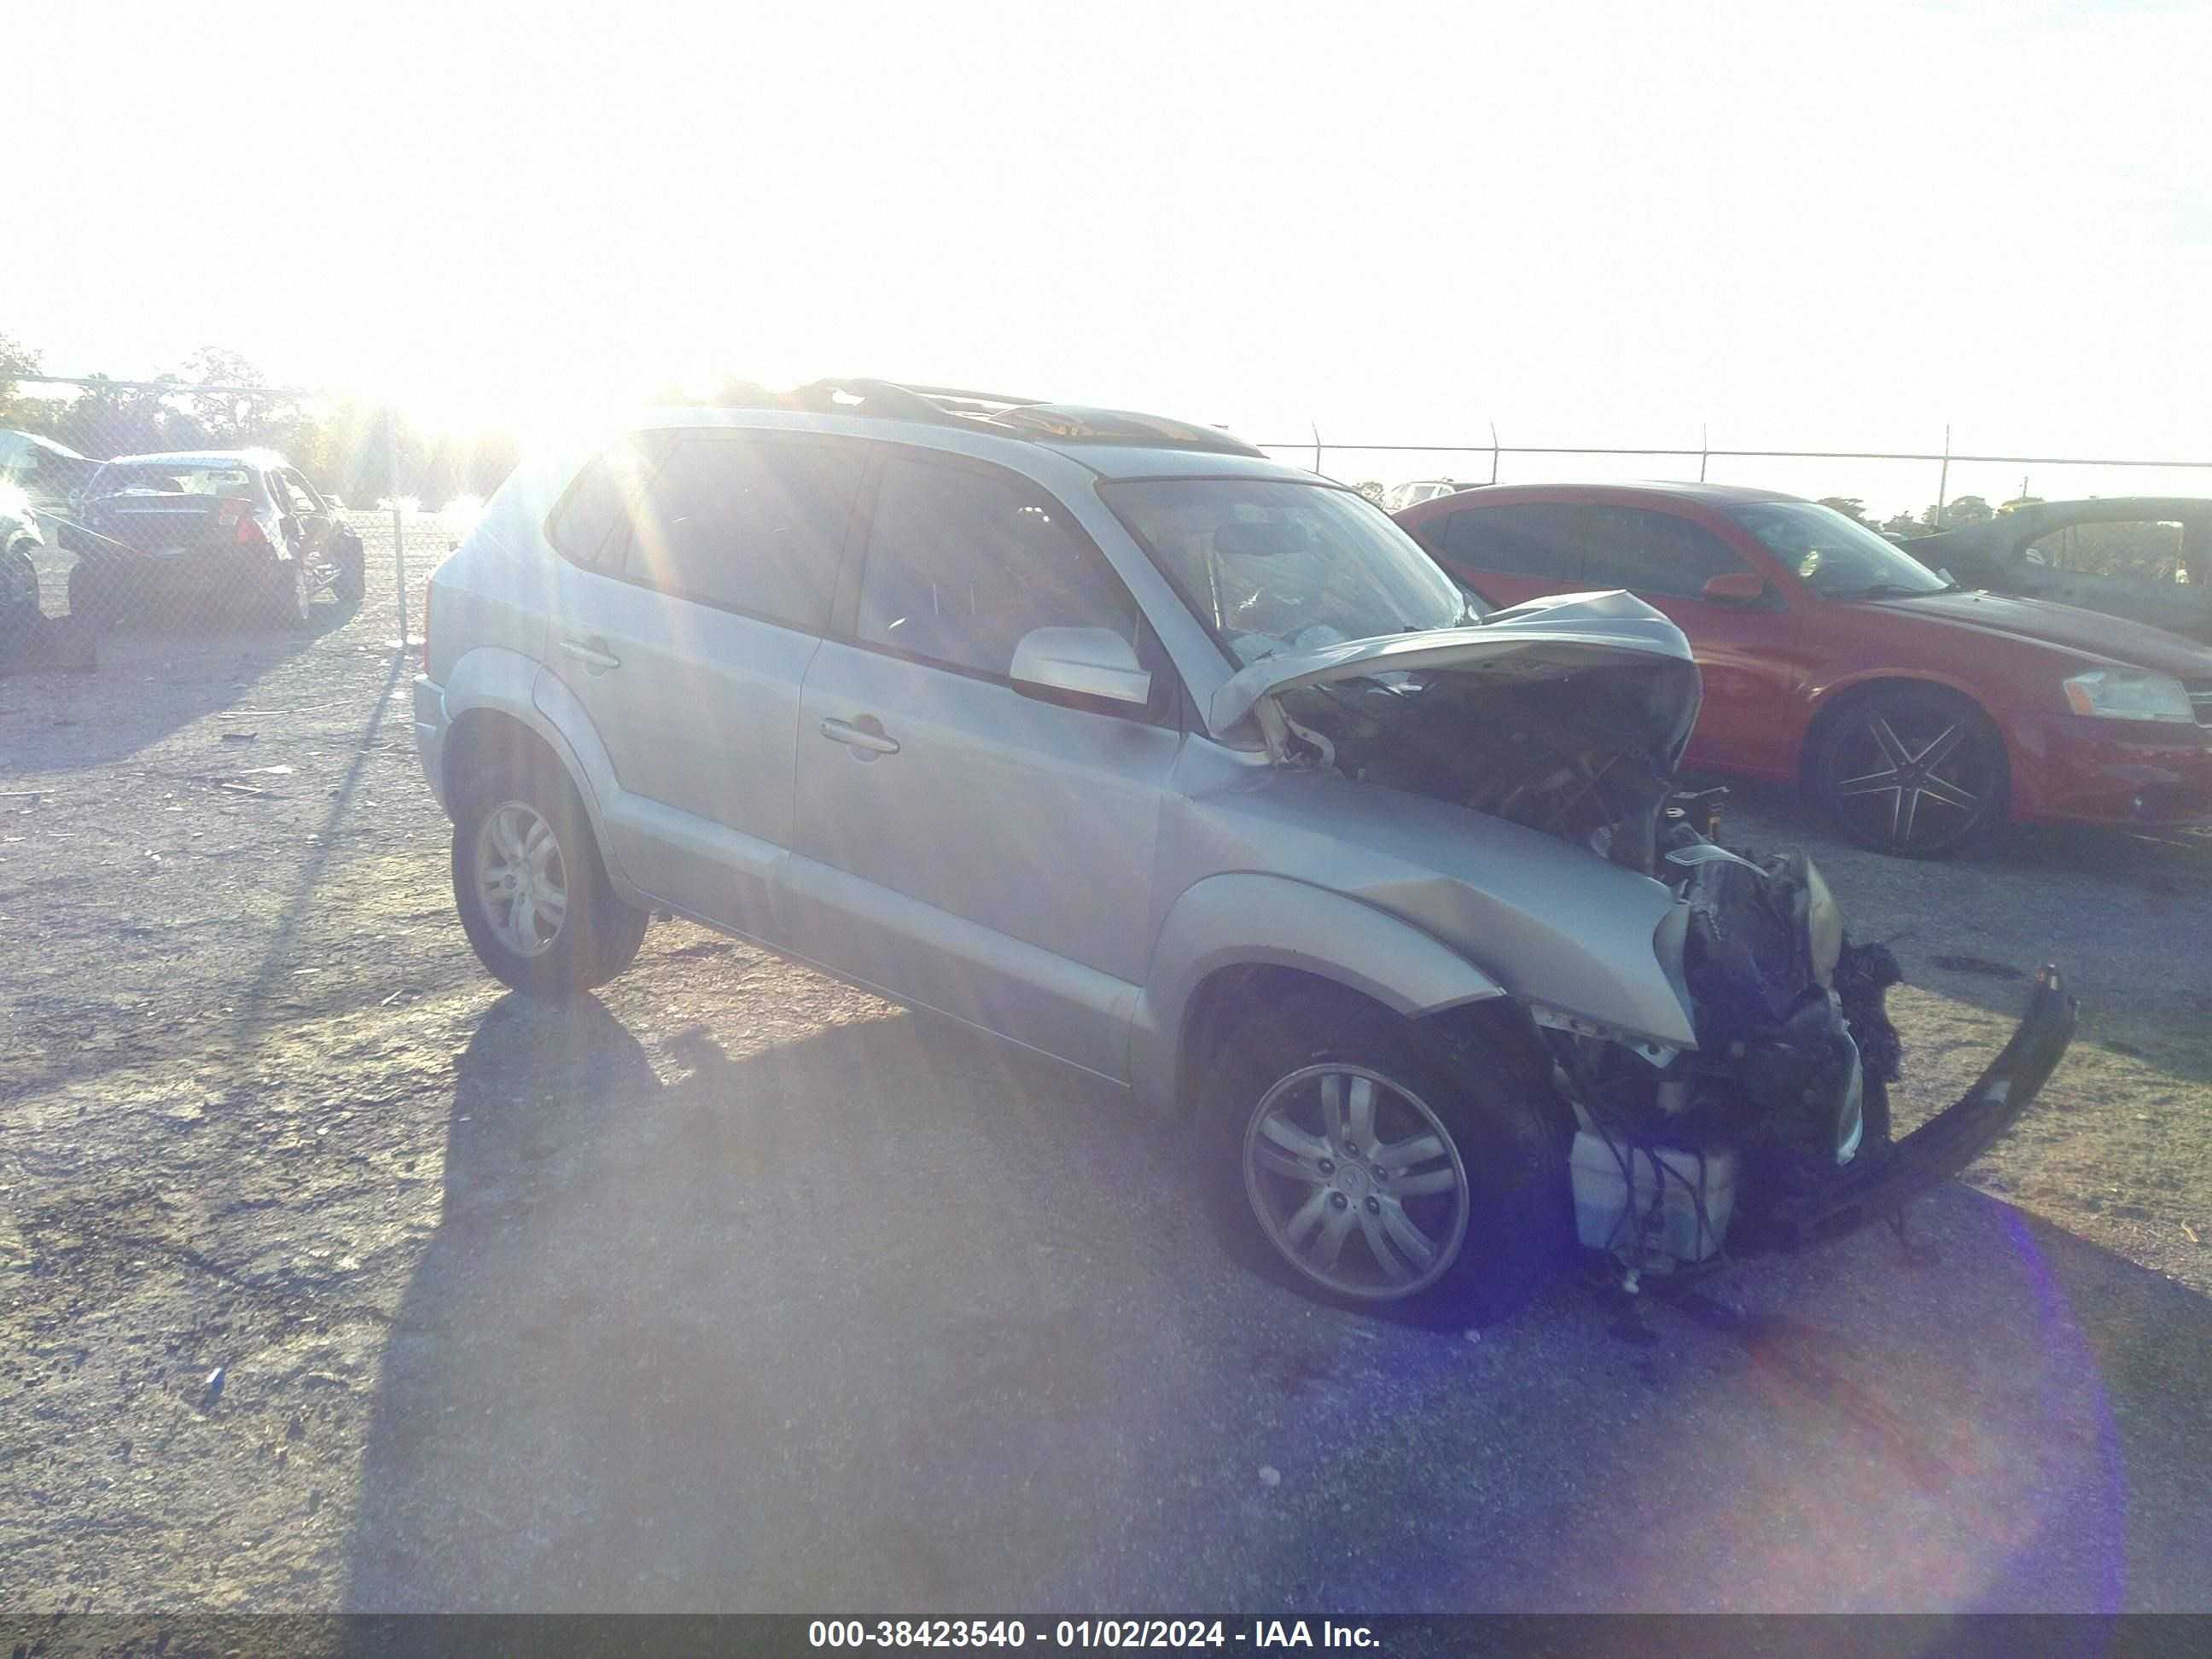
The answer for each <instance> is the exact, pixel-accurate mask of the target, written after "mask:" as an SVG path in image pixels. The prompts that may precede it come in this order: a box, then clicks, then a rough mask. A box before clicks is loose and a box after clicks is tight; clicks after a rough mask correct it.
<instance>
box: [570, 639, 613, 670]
mask: <svg viewBox="0 0 2212 1659" xmlns="http://www.w3.org/2000/svg"><path fill="white" fill-rule="evenodd" d="M604 643H605V641H596V642H594V643H592V644H588V645H587V644H586V643H585V642H584V641H581V640H563V641H561V654H562V656H564V657H569V658H573V659H574V660H576V661H577V662H580V663H581V664H583V665H584V666H585V667H586V668H588V669H591V670H592V671H593V672H594V673H602V674H603V673H605V671H607V670H608V669H610V668H620V667H621V666H622V659H621V658H620V657H617V655H615V653H613V652H611V651H602V650H600V649H599V646H600V645H602V644H604Z"/></svg>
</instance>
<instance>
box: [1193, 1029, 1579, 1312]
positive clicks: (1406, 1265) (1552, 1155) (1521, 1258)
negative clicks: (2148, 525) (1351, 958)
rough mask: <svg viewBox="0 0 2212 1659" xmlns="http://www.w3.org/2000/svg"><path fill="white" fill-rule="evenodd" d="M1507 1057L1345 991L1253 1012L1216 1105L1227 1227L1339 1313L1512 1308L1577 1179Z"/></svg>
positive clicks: (1211, 1102)
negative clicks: (1454, 1041)
mask: <svg viewBox="0 0 2212 1659" xmlns="http://www.w3.org/2000/svg"><path fill="white" fill-rule="evenodd" d="M1496 1058H1497V1057H1496V1056H1491V1055H1486V1054H1485V1053H1484V1052H1482V1051H1481V1050H1480V1048H1473V1049H1461V1050H1455V1051H1454V1052H1453V1053H1451V1054H1449V1055H1447V1054H1445V1052H1444V1051H1443V1047H1442V1045H1441V1044H1440V1043H1439V1042H1437V1040H1436V1037H1435V1036H1434V1034H1433V1032H1432V1031H1431V1030H1428V1029H1426V1028H1425V1027H1423V1026H1422V1025H1421V1024H1419V1022H1416V1021H1412V1020H1406V1019H1401V1018H1397V1017H1396V1016H1395V1015H1392V1014H1390V1013H1389V1012H1387V1011H1384V1010H1381V1009H1378V1008H1375V1007H1373V1006H1371V1005H1369V1004H1365V1003H1362V1002H1359V1001H1358V1000H1353V999H1352V998H1350V997H1348V996H1347V997H1336V996H1330V995H1326V994H1324V995H1317V996H1315V997H1312V998H1305V997H1299V998H1296V999H1293V1000H1291V1001H1290V1002H1288V1003H1286V1004H1285V1006H1274V1007H1268V1008H1266V1009H1262V1010H1260V1011H1257V1012H1255V1014H1254V1015H1253V1016H1252V1017H1250V1018H1249V1020H1248V1022H1247V1024H1246V1025H1245V1028H1244V1029H1243V1030H1242V1031H1241V1032H1240V1033H1238V1035H1237V1036H1234V1037H1232V1038H1231V1040H1230V1041H1229V1042H1228V1043H1227V1044H1225V1048H1224V1051H1223V1053H1222V1054H1221V1055H1220V1056H1219V1057H1218V1061H1217V1063H1216V1065H1215V1066H1214V1069H1213V1074H1212V1079H1211V1083H1212V1086H1211V1088H1210V1090H1209V1098H1208V1099H1207V1101H1206V1112H1207V1114H1208V1120H1209V1121H1208V1127H1209V1130H1210V1136H1209V1138H1210V1139H1211V1141H1212V1163H1213V1166H1214V1170H1215V1173H1216V1176H1217V1179H1218V1181H1219V1182H1220V1183H1221V1186H1222V1188H1224V1189H1225V1190H1224V1191H1223V1193H1222V1194H1221V1196H1222V1200H1223V1204H1224V1207H1225V1212H1226V1213H1225V1218H1226V1219H1227V1220H1228V1221H1229V1223H1230V1225H1231V1226H1232V1227H1233V1228H1239V1229H1241V1231H1242V1235H1243V1238H1244V1240H1245V1242H1246V1243H1248V1244H1249V1245H1250V1246H1251V1247H1252V1249H1253V1250H1254V1253H1255V1254H1256V1255H1259V1256H1260V1257H1261V1259H1262V1260H1264V1261H1267V1262H1268V1264H1269V1265H1270V1266H1271V1267H1273V1268H1274V1269H1276V1270H1278V1271H1280V1272H1282V1273H1285V1274H1286V1275H1287V1276H1288V1277H1290V1278H1291V1279H1293V1281H1294V1282H1296V1283H1297V1285H1299V1287H1300V1288H1301V1289H1303V1290H1304V1291H1307V1292H1308V1293H1309V1294H1313V1295H1316V1296H1318V1297H1322V1299H1324V1300H1327V1301H1329V1302H1332V1303H1334V1304H1337V1305H1339V1306H1342V1307H1348V1308H1354V1309H1360V1310H1369V1311H1383V1310H1387V1311H1389V1312H1392V1313H1395V1314H1401V1315H1406V1316H1413V1317H1419V1318H1427V1317H1439V1316H1441V1317H1448V1318H1449V1319H1451V1320H1452V1321H1454V1322H1463V1321H1467V1320H1470V1319H1482V1318H1490V1317H1495V1316H1500V1315H1502V1314H1504V1313H1505V1312H1508V1311H1510V1310H1512V1309H1514V1308H1516V1307H1518V1306H1519V1305H1521V1304H1522V1302H1524V1301H1525V1300H1526V1299H1527V1297H1528V1295H1529V1293H1530V1292H1531V1291H1533V1290H1534V1287H1535V1285H1537V1284H1538V1283H1539V1282H1540V1281H1541V1279H1542V1277H1543V1275H1544V1273H1545V1272H1546V1270H1547V1267H1549V1266H1550V1265H1551V1263H1552V1261H1553V1260H1554V1259H1556V1258H1557V1256H1558V1255H1560V1254H1562V1253H1563V1247H1564V1244H1565V1233H1564V1226H1563V1223H1564V1218H1565V1214H1566V1206H1565V1194H1566V1169H1565V1160H1564V1158H1563V1157H1562V1156H1561V1151H1560V1149H1559V1147H1558V1146H1557V1145H1556V1144H1554V1143H1553V1139H1551V1138H1550V1137H1549V1136H1547V1134H1546V1133H1544V1130H1543V1127H1542V1119H1541V1116H1540V1115H1538V1114H1537V1113H1536V1112H1535V1111H1534V1110H1533V1109H1531V1108H1530V1106H1529V1104H1528V1103H1524V1102H1521V1101H1518V1100H1516V1098H1514V1094H1513V1091H1514V1088H1515V1086H1516V1085H1514V1084H1513V1083H1512V1082H1511V1081H1510V1079H1512V1078H1513V1077H1514V1076H1515V1075H1516V1068H1514V1067H1511V1066H1506V1065H1503V1064H1498V1063H1494V1062H1495V1060H1496Z"/></svg>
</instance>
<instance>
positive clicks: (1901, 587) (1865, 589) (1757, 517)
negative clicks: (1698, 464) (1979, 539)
mask: <svg viewBox="0 0 2212 1659" xmlns="http://www.w3.org/2000/svg"><path fill="white" fill-rule="evenodd" d="M1724 510H1725V511H1726V512H1727V513H1728V516H1729V518H1731V519H1733V520H1735V521H1736V522H1737V523H1738V524H1740V525H1741V526H1743V527H1744V528H1745V529H1746V530H1748V531H1749V532H1751V533H1752V534H1753V535H1754V536H1756V537H1758V538H1759V544H1761V545H1762V546H1764V547H1765V549H1766V550H1767V551H1768V552H1770V553H1771V554H1773V555H1774V556H1775V557H1776V558H1778V559H1779V560H1780V561H1781V562H1783V564H1784V565H1785V566H1786V567H1787V568H1789V569H1790V570H1791V571H1793V572H1795V573H1796V575H1797V577H1798V579H1799V580H1802V582H1804V583H1805V585H1806V586H1808V587H1810V588H1811V589H1812V590H1813V591H1814V592H1815V593H1818V594H1819V595H1820V597H1821V598H1822V599H1910V598H1911V597H1913V596H1914V595H1916V594H1920V593H1941V592H1945V591H1946V590H1947V589H1948V588H1949V587H1950V586H1952V584H1951V583H1950V582H1949V581H1948V580H1945V579H1944V578H1942V576H1939V575H1937V574H1936V573H1935V572H1934V571H1932V570H1930V569H1929V568H1928V567H1927V566H1926V565H1924V564H1922V563H1921V562H1919V561H1918V560H1917V559H1916V558H1914V557H1913V556H1911V554H1910V553H1907V552H1905V551H1904V550H1902V549H1900V548H1898V547H1896V546H1894V545H1893V544H1890V543H1888V542H1886V541H1884V540H1882V538H1881V537H1879V536H1877V535H1875V533H1874V532H1873V531H1871V530H1869V529H1868V528H1867V527H1866V526H1864V525H1861V524H1855V523H1853V522H1852V521H1851V520H1849V519H1847V518H1845V517H1844V515H1843V514H1842V513H1838V512H1837V511H1836V509H1835V508H1833V507H1822V506H1821V505H1820V503H1818V502H1817V501H1750V502H1746V503H1745V504H1744V505H1742V506H1741V507H1729V508H1726V509H1724Z"/></svg>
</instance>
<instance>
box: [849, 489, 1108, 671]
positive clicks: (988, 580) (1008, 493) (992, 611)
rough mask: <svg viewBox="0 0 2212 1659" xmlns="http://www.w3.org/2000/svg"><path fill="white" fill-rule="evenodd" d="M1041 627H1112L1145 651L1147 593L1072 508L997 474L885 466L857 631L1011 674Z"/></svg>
mask: <svg viewBox="0 0 2212 1659" xmlns="http://www.w3.org/2000/svg"><path fill="white" fill-rule="evenodd" d="M1034 628H1108V629H1112V630H1113V631H1114V632H1115V633H1116V634H1119V635H1121V637H1122V638H1123V639H1125V640H1127V641H1129V643H1130V644H1131V645H1132V646H1133V647H1136V648H1137V650H1138V652H1139V655H1142V654H1143V653H1144V648H1145V647H1144V644H1143V642H1142V637H1141V635H1142V629H1141V623H1140V619H1139V614H1138V611H1137V605H1136V601H1135V600H1133V599H1131V598H1130V597H1129V593H1128V590H1127V588H1125V587H1123V586H1121V579H1120V578H1119V577H1118V576H1116V575H1115V574H1114V573H1113V571H1112V570H1110V569H1109V568H1107V566H1106V564H1105V562H1104V561H1103V559H1102V558H1101V557H1099V556H1098V555H1097V553H1096V552H1094V551H1093V550H1091V546H1090V544H1089V540H1088V538H1086V537H1085V535H1084V534H1083V532H1081V531H1079V530H1078V529H1077V528H1076V527H1075V525H1074V522H1073V519H1072V518H1071V517H1070V515H1069V513H1068V511H1067V509H1066V507H1063V506H1061V505H1060V503H1059V502H1057V501H1054V500H1053V499H1052V498H1051V497H1050V496H1048V495H1045V494H1044V493H1043V492H1042V491H1041V490H1037V489H1033V488H1030V487H1029V486H1025V485H1023V484H1020V483H1016V482H1015V481H1014V480H1012V479H1011V478H1007V477H1000V476H998V475H996V474H992V473H984V472H975V471H969V470H968V469H966V468H964V467H952V466H941V465H927V464H922V463H917V462H913V461H906V460H892V461H888V462H886V463H885V464H884V473H883V483H882V485H881V487H880V489H878V494H877V498H876V510H875V518H874V527H873V530H872V533H871V535H870V538H869V543H868V566H867V572H866V575H865V576H864V577H863V579H862V580H861V584H860V616H859V618H858V622H857V624H856V627H855V629H854V632H855V633H856V635H857V636H858V637H859V638H860V640H861V641H864V642H866V643H867V644H870V645H880V646H888V647H890V648H892V649H893V650H896V651H902V652H906V653H910V654H912V655H914V656H917V657H922V658H927V659H929V660H931V661H933V662H940V663H945V664H948V665H951V666H953V667H956V668H964V669H969V670H972V671H975V672H978V673H983V674H991V675H995V676H1001V677H1003V676H1004V675H1005V674H1006V671H1007V670H1008V669H1009V668H1011V667H1012V665H1013V656H1014V647H1015V646H1016V645H1018V643H1020V641H1021V638H1022V635H1024V634H1026V633H1028V632H1029V631H1030V629H1034Z"/></svg>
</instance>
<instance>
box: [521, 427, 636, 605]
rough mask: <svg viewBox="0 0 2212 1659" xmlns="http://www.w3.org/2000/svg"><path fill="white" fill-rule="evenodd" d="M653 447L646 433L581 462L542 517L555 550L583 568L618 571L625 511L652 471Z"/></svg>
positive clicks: (624, 545)
mask: <svg viewBox="0 0 2212 1659" xmlns="http://www.w3.org/2000/svg"><path fill="white" fill-rule="evenodd" d="M657 447H658V446H657V445H656V444H655V443H654V442H653V441H652V440H651V439H649V438H647V437H644V436H641V437H637V438H626V439H624V440H623V441H622V442H620V443H618V444H617V445H615V446H614V447H612V448H611V449H609V450H607V451H605V453H602V454H599V455H597V456H595V457H593V458H592V459H591V460H590V461H588V462H586V464H585V466H584V468H583V470H582V471H580V472H579V473H577V475H576V477H575V480H574V483H571V484H569V486H568V491H567V493H566V494H564V495H562V497H561V500H560V501H559V503H558V504H557V505H556V506H555V507H554V509H553V513H552V516H551V517H550V518H549V519H547V520H546V521H545V535H546V539H548V540H549V541H550V542H551V543H552V544H553V549H554V551H556V553H558V554H560V556H562V558H564V559H566V560H568V562H569V563H571V564H579V565H581V566H583V567H584V568H586V570H605V571H606V572H608V574H617V573H618V572H619V571H620V569H621V567H622V564H623V558H624V556H626V554H627V551H628V548H629V536H628V533H627V530H628V525H627V520H628V516H629V510H630V507H631V506H632V504H633V503H634V502H635V501H637V500H638V498H639V495H640V493H641V490H642V489H643V488H644V485H645V483H646V481H647V479H648V478H650V477H652V475H653V464H654V461H655V460H656V459H657V456H656V454H655V450H656V448H657ZM617 530H621V531H622V532H623V533H622V534H620V535H617V533H616V532H617Z"/></svg>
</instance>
